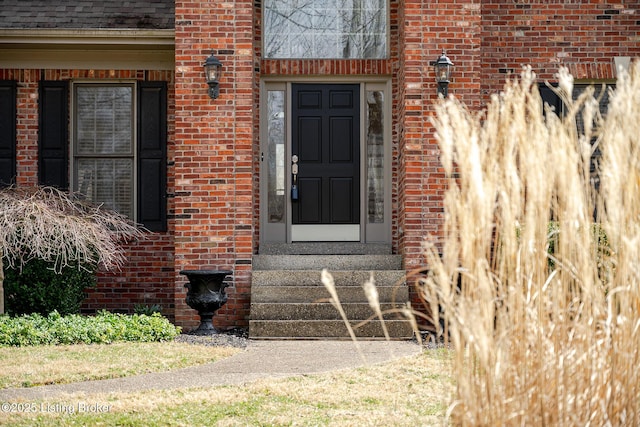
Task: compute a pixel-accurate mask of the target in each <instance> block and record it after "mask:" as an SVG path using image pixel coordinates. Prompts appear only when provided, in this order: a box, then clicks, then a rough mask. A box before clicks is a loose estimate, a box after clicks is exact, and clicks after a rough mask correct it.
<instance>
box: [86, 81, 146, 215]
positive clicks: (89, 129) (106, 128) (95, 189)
mask: <svg viewBox="0 0 640 427" xmlns="http://www.w3.org/2000/svg"><path fill="white" fill-rule="evenodd" d="M133 93H134V90H133V85H104V86H100V85H89V84H87V85H83V84H78V85H75V89H74V96H75V97H74V103H75V108H74V111H75V117H74V124H75V125H74V129H75V133H74V136H75V138H74V147H73V153H74V158H73V172H74V173H73V180H74V182H73V189H74V190H75V191H78V192H79V193H81V194H83V195H84V196H85V197H86V198H87V199H88V200H89V201H91V202H93V203H98V204H101V203H103V204H104V205H105V206H106V207H108V208H110V209H113V210H116V211H118V212H120V213H121V214H123V215H126V216H128V217H130V218H133V216H134V182H135V181H134V176H133V173H134V156H133V152H134V138H133Z"/></svg>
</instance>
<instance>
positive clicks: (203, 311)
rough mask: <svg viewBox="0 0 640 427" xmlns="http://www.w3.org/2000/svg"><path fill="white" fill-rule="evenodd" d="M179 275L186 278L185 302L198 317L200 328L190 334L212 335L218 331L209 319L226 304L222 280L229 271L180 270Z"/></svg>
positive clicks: (225, 285)
mask: <svg viewBox="0 0 640 427" xmlns="http://www.w3.org/2000/svg"><path fill="white" fill-rule="evenodd" d="M180 274H182V275H184V276H187V279H188V280H189V282H188V283H187V284H185V285H184V287H185V288H187V290H188V291H187V297H186V302H187V305H189V307H191V308H193V309H194V310H196V311H197V312H198V314H199V315H200V326H198V328H197V329H196V330H194V331H192V332H191V333H192V334H195V335H214V334H217V333H218V331H217V330H216V328H214V327H213V323H212V321H211V319H212V318H213V315H214V314H215V312H216V311H217V310H218V309H219V308H220V307H222V306H223V305H224V304H225V303H226V302H227V294H226V293H225V291H224V288H226V287H227V286H228V285H227V284H226V283H224V279H225V278H226V277H227V276H229V275H230V274H231V271H229V270H182V271H181V272H180Z"/></svg>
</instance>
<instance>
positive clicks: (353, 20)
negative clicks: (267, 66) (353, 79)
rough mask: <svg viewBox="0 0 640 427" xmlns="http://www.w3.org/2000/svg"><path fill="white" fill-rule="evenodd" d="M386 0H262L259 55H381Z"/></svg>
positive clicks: (384, 42)
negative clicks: (261, 34) (261, 40)
mask: <svg viewBox="0 0 640 427" xmlns="http://www.w3.org/2000/svg"><path fill="white" fill-rule="evenodd" d="M387 15H388V9H387V0H264V11H263V27H264V28H263V30H264V40H263V48H264V53H263V55H264V57H265V58H302V59H312V58H313V59H315V58H345V59H347V58H348V59H382V58H386V57H387V56H388V52H387V37H388V34H387V28H388V19H387Z"/></svg>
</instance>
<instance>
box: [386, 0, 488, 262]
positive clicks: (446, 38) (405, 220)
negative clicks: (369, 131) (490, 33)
mask: <svg viewBox="0 0 640 427" xmlns="http://www.w3.org/2000/svg"><path fill="white" fill-rule="evenodd" d="M399 22H400V24H401V25H400V41H401V42H400V55H399V64H398V80H399V82H400V84H399V88H398V93H397V102H398V106H397V108H398V124H397V126H398V138H399V156H400V162H399V166H398V187H399V191H398V194H399V201H398V229H399V248H400V252H401V253H402V254H403V255H404V262H405V268H406V269H407V270H412V269H415V268H423V267H424V266H425V265H424V258H423V252H422V244H423V241H424V238H425V237H427V236H433V237H434V238H437V237H438V235H439V233H440V231H441V230H440V229H441V224H442V221H443V209H442V197H443V194H444V191H445V190H446V185H447V183H446V180H445V178H444V173H443V171H442V169H441V167H440V161H439V150H438V146H437V142H436V140H435V139H434V136H433V132H434V129H433V127H432V126H431V123H430V117H431V116H432V115H433V111H434V103H435V102H437V84H436V82H435V75H434V72H433V67H432V66H431V65H430V63H431V62H432V61H435V60H437V59H438V57H439V56H440V54H441V52H442V49H445V50H446V53H447V56H449V58H451V60H452V61H453V62H454V64H455V68H454V73H453V76H452V81H451V85H450V88H449V94H450V95H454V96H456V97H457V98H461V99H464V101H465V102H467V103H469V104H470V105H472V106H477V105H478V104H479V97H478V93H479V87H480V75H479V71H480V70H479V59H480V22H481V19H480V1H471V2H456V1H447V2H438V3H433V2H423V1H419V0H407V1H405V2H404V8H403V9H402V10H401V11H400V18H399Z"/></svg>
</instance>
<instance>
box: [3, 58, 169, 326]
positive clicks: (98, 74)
mask: <svg viewBox="0 0 640 427" xmlns="http://www.w3.org/2000/svg"><path fill="white" fill-rule="evenodd" d="M0 79H2V80H16V81H17V82H18V94H17V95H18V99H17V129H16V139H17V147H16V157H17V177H16V183H17V185H37V183H38V82H39V81H40V80H71V79H75V80H82V81H91V80H100V81H108V80H110V79H127V80H149V81H166V82H167V84H168V114H169V120H168V141H169V147H168V151H169V153H171V152H172V147H173V103H174V101H173V72H170V71H144V70H11V69H3V70H0ZM168 185H169V187H170V189H169V192H172V190H171V187H172V185H173V180H172V179H171V178H169V180H168ZM169 203H170V205H169V209H170V210H171V209H172V206H171V204H172V202H171V201H170V202H169ZM171 228H172V225H171V224H170V227H169V229H171ZM123 249H124V250H125V253H126V259H127V263H126V264H125V265H123V266H122V268H121V269H120V270H118V271H112V272H102V273H101V274H100V275H99V280H98V286H97V287H95V288H92V289H89V290H88V291H87V292H88V298H87V299H86V300H85V301H84V303H83V306H82V311H83V312H84V313H93V312H95V311H96V310H101V309H106V310H110V311H119V312H125V313H131V312H133V308H134V306H135V305H136V304H142V305H149V306H150V305H154V304H158V305H160V306H161V307H162V310H163V313H164V314H165V315H167V316H168V317H169V318H171V319H173V318H174V316H173V314H174V295H173V293H172V290H173V278H174V276H173V270H174V269H173V237H172V236H171V234H170V232H168V233H155V234H152V235H149V236H148V239H146V240H144V241H141V242H137V243H132V244H129V245H127V246H125V247H124V248H123Z"/></svg>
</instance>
